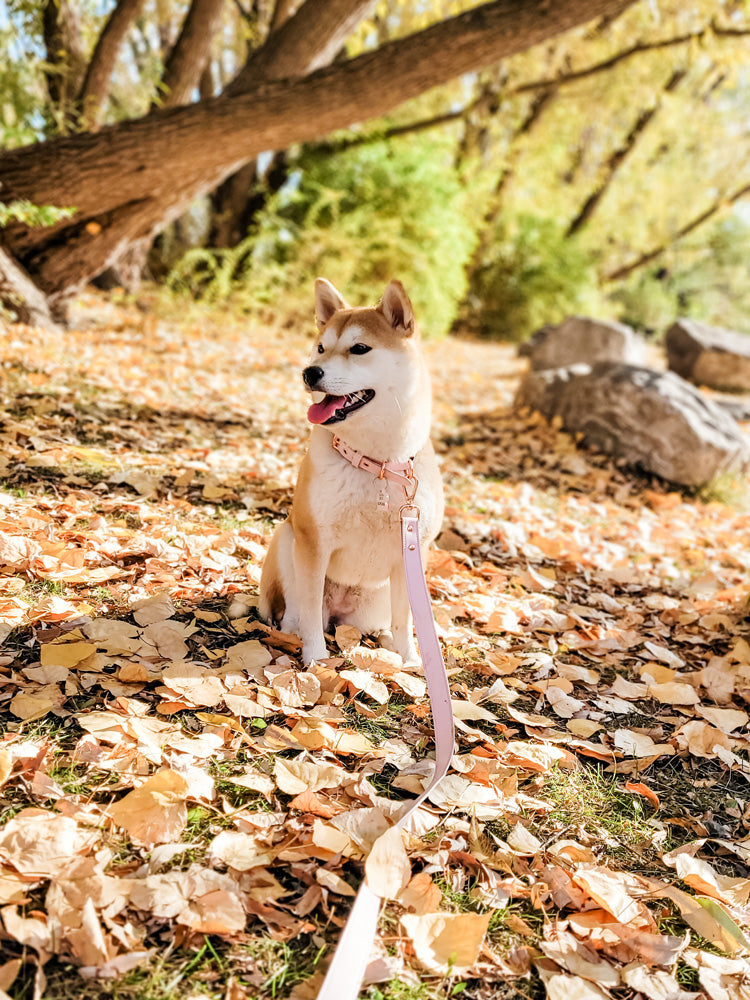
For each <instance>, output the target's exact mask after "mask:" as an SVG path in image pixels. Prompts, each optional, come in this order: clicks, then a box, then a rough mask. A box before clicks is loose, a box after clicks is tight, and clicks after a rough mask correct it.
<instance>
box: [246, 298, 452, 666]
mask: <svg viewBox="0 0 750 1000" xmlns="http://www.w3.org/2000/svg"><path fill="white" fill-rule="evenodd" d="M316 307H317V317H318V328H319V333H318V337H317V338H316V340H315V343H314V345H313V350H312V355H311V366H318V368H319V369H320V370H322V372H323V375H322V377H321V378H320V383H319V384H317V385H315V387H314V388H315V389H316V390H320V392H319V393H318V395H322V394H323V393H330V394H334V395H342V396H343V395H345V394H347V393H355V392H358V391H359V390H362V389H372V390H374V392H375V396H374V398H372V399H371V400H370V401H369V402H367V403H366V404H365V405H363V406H362V407H361V408H360V409H357V410H354V411H353V412H350V413H347V415H346V417H345V419H343V420H341V421H339V422H337V423H334V424H331V425H330V426H328V425H325V424H316V425H315V426H314V427H313V430H312V434H311V436H310V446H309V449H308V451H307V454H306V455H305V457H304V459H303V461H302V465H301V467H300V471H299V477H298V479H297V485H296V488H295V492H294V501H293V504H292V510H291V512H290V514H289V517H288V519H287V520H286V521H285V522H284V523H283V524H282V525H280V526H279V528H278V529H277V531H276V532H275V534H274V536H273V538H272V540H271V545H270V548H269V551H268V555H267V556H266V561H265V564H264V567H263V575H262V578H261V586H260V611H261V614H262V615H263V616H264V617H265V618H266V620H268V621H271V620H273V621H277V622H280V623H281V627H282V628H283V629H284V630H285V631H290V632H297V633H298V634H299V636H300V638H301V639H302V642H303V657H304V660H305V662H310V661H311V660H313V659H315V660H317V659H321V658H323V657H326V656H327V655H328V653H327V650H326V645H325V639H324V635H323V633H324V630H325V629H327V628H328V626H329V624H331V623H333V622H336V623H348V624H353V625H356V626H357V627H358V628H359V629H360V630H361V631H363V632H367V633H376V634H379V635H380V640H381V643H382V644H383V645H386V646H388V647H389V648H392V649H394V650H395V651H396V652H398V653H400V654H401V656H402V657H403V658H404V659H405V660H407V661H413V660H414V659H415V656H416V651H415V648H414V639H413V632H412V620H411V612H410V609H409V602H408V597H407V594H406V582H405V578H404V571H403V564H402V557H401V543H400V527H399V510H400V508H401V506H402V504H403V503H404V494H403V490H402V489H401V487H400V486H398V485H396V484H394V483H387V482H386V481H385V480H378V479H377V478H376V477H374V476H373V475H371V474H370V473H369V472H366V471H364V470H361V469H356V468H354V467H353V466H352V465H350V464H349V463H348V462H347V461H346V460H345V459H344V458H343V457H342V456H341V455H339V454H338V452H336V451H334V449H333V447H332V443H331V439H332V434H333V433H335V434H337V435H339V436H340V437H341V438H342V440H344V441H345V442H346V443H347V444H348V445H349V446H350V447H352V448H355V449H356V450H357V451H360V452H362V453H363V454H365V455H367V456H368V457H370V458H374V459H377V460H378V461H391V462H404V461H407V460H408V459H411V458H413V459H414V473H415V475H416V477H417V479H418V480H419V488H418V491H417V495H416V499H415V502H416V503H417V504H418V506H419V508H420V511H421V516H420V540H421V544H422V551H423V555H424V550H425V549H426V547H427V545H428V544H429V542H430V541H431V540H432V539H433V538H434V537H435V535H436V534H437V532H438V530H439V528H440V522H441V520H442V516H443V491H442V483H441V480H440V473H439V470H438V466H437V462H436V459H435V453H434V451H433V448H432V444H431V442H430V440H429V429H430V407H431V395H430V384H429V376H428V373H427V368H426V365H425V363H424V359H423V357H422V352H421V349H420V343H419V335H418V333H417V332H416V328H415V324H414V316H413V311H412V307H411V303H410V302H409V299H408V296H407V295H406V292H405V291H404V289H403V287H402V285H401V284H400V283H399V282H391V284H390V285H389V286H388V287H387V289H386V291H385V293H384V295H383V298H382V299H381V301H380V303H379V304H378V305H377V306H375V307H373V308H363V309H352V308H350V307H349V306H348V305H347V304H346V302H345V301H344V300H343V299H342V297H341V296H340V295H339V293H338V292H337V291H336V289H335V288H333V286H332V285H330V284H329V283H328V282H327V281H324V280H323V279H318V281H317V282H316ZM353 344H357V345H363V344H364V345H366V346H367V347H370V348H371V350H370V351H369V352H368V353H365V354H362V355H358V354H354V353H351V351H350V349H351V347H352V345H353ZM316 370H317V369H316ZM307 371H308V372H309V371H310V369H307ZM315 395H316V393H315V392H314V393H313V396H314V397H315ZM326 398H330V397H326ZM384 488H385V489H387V491H388V496H389V504H388V509H387V510H384V509H382V507H379V506H378V492H379V491H381V490H383V489H384Z"/></svg>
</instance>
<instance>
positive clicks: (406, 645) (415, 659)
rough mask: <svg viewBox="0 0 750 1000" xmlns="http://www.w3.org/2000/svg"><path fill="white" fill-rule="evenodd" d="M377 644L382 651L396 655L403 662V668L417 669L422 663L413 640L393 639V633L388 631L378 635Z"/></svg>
mask: <svg viewBox="0 0 750 1000" xmlns="http://www.w3.org/2000/svg"><path fill="white" fill-rule="evenodd" d="M378 642H379V643H380V645H381V646H382V648H383V649H389V650H390V651H391V652H392V653H398V655H399V656H400V657H401V659H402V660H403V661H404V666H405V667H418V666H420V664H421V663H422V661H421V660H420V658H419V654H418V653H417V647H416V646H415V645H414V641H413V640H412V641H411V642H409V641H408V640H407V641H404V640H403V639H400V638H394V636H393V633H392V632H391V631H390V630H388V631H384V632H381V633H380V635H379V636H378Z"/></svg>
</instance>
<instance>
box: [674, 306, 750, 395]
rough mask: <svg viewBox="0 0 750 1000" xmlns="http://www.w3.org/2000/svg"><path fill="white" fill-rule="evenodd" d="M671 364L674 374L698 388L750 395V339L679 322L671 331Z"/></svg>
mask: <svg viewBox="0 0 750 1000" xmlns="http://www.w3.org/2000/svg"><path fill="white" fill-rule="evenodd" d="M665 343H666V347H667V362H668V364H669V367H670V368H671V369H672V371H673V372H677V374H678V375H681V376H682V377H683V378H686V379H688V380H689V381H690V382H695V384H696V385H707V386H709V387H710V388H712V389H724V390H727V391H731V392H750V336H748V335H747V334H745V333H736V332H735V331H734V330H725V329H723V328H722V327H720V326H709V325H708V323H701V322H699V321H698V320H695V319H678V320H677V321H676V322H675V323H673V324H672V325H671V326H670V328H669V329H668V330H667V335H666V339H665Z"/></svg>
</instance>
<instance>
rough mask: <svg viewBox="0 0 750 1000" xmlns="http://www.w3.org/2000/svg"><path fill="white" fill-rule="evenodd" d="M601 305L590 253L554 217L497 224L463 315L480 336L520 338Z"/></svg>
mask: <svg viewBox="0 0 750 1000" xmlns="http://www.w3.org/2000/svg"><path fill="white" fill-rule="evenodd" d="M600 310H601V303H600V296H599V292H598V290H597V281H596V270H595V266H594V258H593V256H592V254H591V253H590V252H589V251H586V250H584V249H582V248H581V247H580V246H579V245H578V244H577V243H576V241H575V240H574V239H567V238H566V237H565V236H564V233H563V231H562V230H561V229H560V227H559V226H558V225H557V223H556V222H555V221H554V220H552V219H545V218H540V217H536V216H531V215H523V216H520V217H519V218H518V219H517V220H515V222H513V223H505V224H504V223H500V225H499V226H498V227H497V230H496V232H495V234H494V238H493V239H492V241H491V242H488V244H487V249H486V251H485V255H484V260H483V261H480V262H479V265H478V267H477V268H476V270H475V271H474V274H473V276H472V282H471V290H470V293H469V295H468V297H467V302H466V312H465V316H464V319H465V321H466V325H467V326H468V328H469V329H470V330H473V331H474V332H476V333H478V334H479V335H480V336H484V337H493V338H496V339H500V340H511V341H522V340H526V339H527V338H528V337H529V336H531V334H532V333H533V332H534V331H535V330H536V329H538V328H539V327H540V326H542V324H544V323H557V322H560V321H561V320H563V319H564V318H565V317H566V316H569V315H570V314H571V313H580V312H594V313H596V312H598V311H600Z"/></svg>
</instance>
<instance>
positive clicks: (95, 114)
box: [78, 0, 145, 131]
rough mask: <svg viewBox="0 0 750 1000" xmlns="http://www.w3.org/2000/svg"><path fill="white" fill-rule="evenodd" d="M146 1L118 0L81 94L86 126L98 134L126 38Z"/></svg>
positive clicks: (91, 62)
mask: <svg viewBox="0 0 750 1000" xmlns="http://www.w3.org/2000/svg"><path fill="white" fill-rule="evenodd" d="M144 2H145V0H118V3H117V6H116V7H115V9H114V10H113V11H112V13H111V14H110V15H109V17H108V18H107V23H106V24H105V25H104V27H103V28H102V31H101V34H100V35H99V38H98V39H97V42H96V45H95V47H94V52H93V54H92V56H91V60H90V62H89V65H88V68H87V69H86V77H85V79H84V81H83V85H82V86H81V91H80V93H79V95H78V103H79V105H80V107H81V108H82V114H81V121H82V123H83V125H84V126H85V127H86V128H88V129H90V130H92V131H94V130H96V129H97V128H98V127H99V125H100V123H101V120H102V116H103V113H104V103H105V101H106V98H107V91H108V90H109V84H110V81H111V79H112V73H113V72H114V69H115V63H116V62H117V56H118V55H119V52H120V47H121V46H122V43H123V41H124V40H125V36H126V35H127V33H128V31H129V30H130V26H131V25H132V23H133V21H135V19H136V17H137V16H138V13H139V11H140V9H141V7H142V6H143V4H144Z"/></svg>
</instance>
